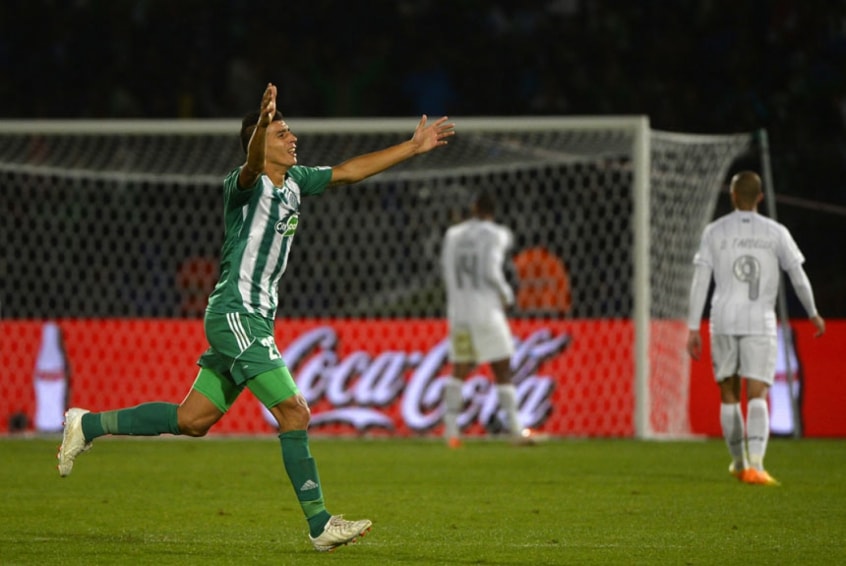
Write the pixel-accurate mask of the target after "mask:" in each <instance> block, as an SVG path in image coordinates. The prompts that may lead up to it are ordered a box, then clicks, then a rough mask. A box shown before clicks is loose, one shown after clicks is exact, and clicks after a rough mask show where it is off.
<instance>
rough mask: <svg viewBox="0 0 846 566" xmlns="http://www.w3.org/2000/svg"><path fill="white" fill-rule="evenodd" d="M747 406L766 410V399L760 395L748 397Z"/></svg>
mask: <svg viewBox="0 0 846 566" xmlns="http://www.w3.org/2000/svg"><path fill="white" fill-rule="evenodd" d="M747 406H748V408H749V409H754V408H760V409H762V410H764V411H766V410H767V400H766V399H762V398H760V397H756V398H755V399H750V400H749V403H748V404H747Z"/></svg>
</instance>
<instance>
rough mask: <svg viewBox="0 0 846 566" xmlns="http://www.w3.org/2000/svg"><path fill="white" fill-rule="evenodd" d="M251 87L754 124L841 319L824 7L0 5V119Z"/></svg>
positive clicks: (239, 94)
mask: <svg viewBox="0 0 846 566" xmlns="http://www.w3.org/2000/svg"><path fill="white" fill-rule="evenodd" d="M268 81H273V82H275V83H277V84H278V85H279V87H280V107H281V109H282V110H283V112H284V113H285V114H286V115H288V116H297V117H340V116H344V117H367V116H409V115H416V114H420V113H427V114H430V115H440V114H448V115H450V116H451V117H453V118H456V119H460V117H461V116H485V115H547V114H557V115H558V114H561V115H605V114H647V115H649V117H650V120H651V123H652V127H653V128H656V129H660V130H669V131H681V132H692V133H729V132H738V131H753V130H758V129H761V128H765V129H766V130H767V132H768V134H769V140H770V146H771V156H772V168H773V174H774V184H775V190H776V193H777V194H778V198H777V201H778V217H779V220H780V221H782V222H783V223H785V224H787V225H788V227H789V228H790V229H791V230H792V231H793V234H794V236H795V238H796V240H797V241H798V243H799V245H800V247H801V248H802V249H803V251H804V253H805V255H806V257H807V263H806V269H807V271H808V274H809V276H810V278H811V281H812V284H813V285H814V288H815V291H816V294H817V302H818V306H819V308H820V311H821V313H822V314H823V316H825V317H839V318H842V317H846V293H844V292H843V291H844V289H846V269H845V268H846V246H844V243H846V2H844V1H843V0H830V1H826V2H822V1H814V0H811V1H804V0H772V1H766V0H747V1H743V0H741V1H722V0H714V1H693V0H637V1H623V0H619V1H603V0H550V1H531V0H528V1H513V2H509V1H496V0H475V1H470V0H466V1H461V0H452V1H435V0H393V1H391V0H368V1H366V2H338V1H334V0H312V1H310V2H298V3H289V2H278V1H276V2H265V1H259V0H254V1H238V0H226V1H224V0H203V1H199V0H180V1H172V0H146V1H144V0H132V1H130V0H120V1H113V0H100V1H98V0H55V1H49V0H28V1H12V2H5V3H4V4H3V6H2V9H0V119H18V118H27V119H29V118H117V117H121V118H177V117H180V118H222V117H227V118H229V117H239V116H241V115H242V114H244V113H245V112H246V111H249V110H252V109H253V108H254V107H255V106H256V104H257V101H258V99H259V96H260V93H261V91H262V88H263V85H264V84H265V83H267V82H268ZM728 206H729V205H728V199H727V197H724V198H723V199H721V203H720V206H719V208H718V212H719V213H722V212H725V211H727V210H728ZM764 211H765V209H764ZM4 213H5V211H4ZM791 301H792V306H791V314H792V315H793V316H802V310H801V307H798V305H797V304H796V301H795V300H793V299H791Z"/></svg>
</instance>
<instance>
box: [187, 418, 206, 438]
mask: <svg viewBox="0 0 846 566" xmlns="http://www.w3.org/2000/svg"><path fill="white" fill-rule="evenodd" d="M213 424H214V423H213V422H208V421H207V420H204V419H197V418H187V419H180V420H179V432H180V433H181V434H183V435H185V436H193V437H200V436H205V435H206V434H208V432H209V430H210V429H211V427H212V425H213Z"/></svg>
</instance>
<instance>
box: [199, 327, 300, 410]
mask: <svg viewBox="0 0 846 566" xmlns="http://www.w3.org/2000/svg"><path fill="white" fill-rule="evenodd" d="M205 330H206V338H207V339H208V341H209V349H208V350H206V352H205V353H203V355H202V356H200V359H199V360H198V361H197V364H198V365H199V366H200V367H202V368H204V369H203V370H202V371H200V374H199V375H198V376H197V379H196V381H195V382H194V389H196V390H198V391H199V392H200V393H202V394H203V395H205V396H206V397H207V398H208V399H209V400H211V401H212V402H213V403H214V404H215V406H217V408H218V409H220V410H221V411H222V412H224V413H225V412H227V411H228V410H229V408H230V407H231V406H232V404H233V403H234V402H235V400H236V399H237V398H238V396H239V395H240V394H241V392H242V391H243V390H244V387H247V388H248V389H249V390H250V391H252V392H253V394H254V395H255V396H256V397H257V398H258V399H259V401H261V402H262V404H264V406H265V407H267V408H268V409H269V408H271V407H273V406H274V405H276V404H277V403H279V402H281V401H283V400H285V399H287V398H289V397H291V396H292V395H295V394H297V393H298V392H299V389H298V388H297V384H296V382H294V378H293V377H292V376H291V372H290V371H288V368H287V366H286V365H285V362H284V360H282V356H281V355H279V350H278V349H277V347H276V343H275V340H274V337H273V321H272V320H268V319H266V318H263V317H260V316H254V315H247V314H237V313H232V314H225V315H218V314H210V313H207V314H206V319H205Z"/></svg>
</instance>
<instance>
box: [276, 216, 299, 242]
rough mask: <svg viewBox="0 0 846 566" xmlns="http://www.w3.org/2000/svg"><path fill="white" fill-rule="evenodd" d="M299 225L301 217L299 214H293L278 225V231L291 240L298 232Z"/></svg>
mask: <svg viewBox="0 0 846 566" xmlns="http://www.w3.org/2000/svg"><path fill="white" fill-rule="evenodd" d="M299 223H300V216H299V215H298V214H292V215H291V216H289V217H287V218H283V219H282V220H280V221H279V222H277V223H276V231H277V232H278V233H280V234H282V235H283V236H284V237H286V238H290V237H291V236H293V235H294V233H295V232H296V231H297V225H298V224H299Z"/></svg>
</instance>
